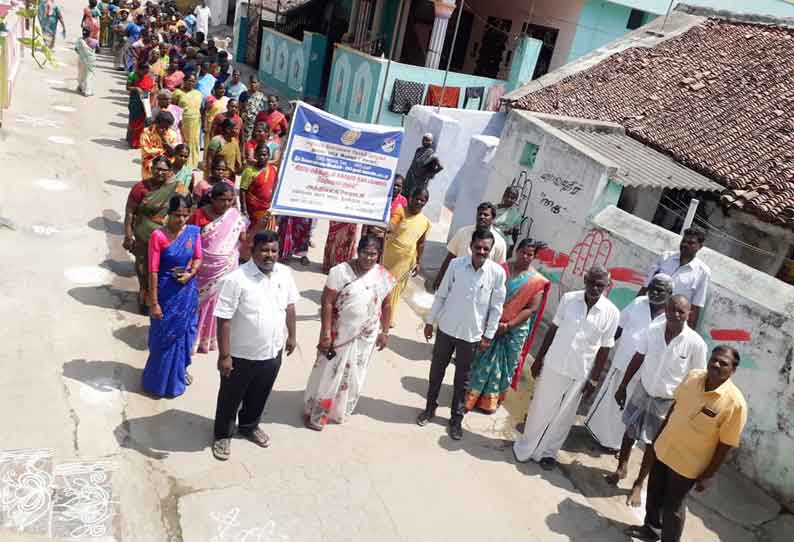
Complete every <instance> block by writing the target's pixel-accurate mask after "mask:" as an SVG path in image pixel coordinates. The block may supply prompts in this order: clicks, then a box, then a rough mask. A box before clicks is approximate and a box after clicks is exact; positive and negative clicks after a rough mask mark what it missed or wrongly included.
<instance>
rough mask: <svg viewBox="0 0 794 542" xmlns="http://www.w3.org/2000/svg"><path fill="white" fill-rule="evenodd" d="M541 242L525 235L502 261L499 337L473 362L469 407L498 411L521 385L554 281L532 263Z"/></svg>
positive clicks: (468, 396)
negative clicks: (510, 390) (504, 286)
mask: <svg viewBox="0 0 794 542" xmlns="http://www.w3.org/2000/svg"><path fill="white" fill-rule="evenodd" d="M542 246H543V245H542V244H540V243H536V242H533V241H532V240H531V239H524V240H522V241H521V242H520V243H519V244H518V247H517V248H516V252H515V255H514V257H513V259H512V260H508V261H507V262H505V263H503V264H502V266H503V267H504V269H505V271H506V272H507V299H506V300H505V304H504V308H503V309H502V318H501V320H500V321H499V327H498V328H497V330H496V337H494V340H493V342H492V343H491V346H490V347H489V348H488V349H487V350H486V351H485V352H481V353H479V354H477V358H476V359H475V360H474V363H473V364H472V366H471V375H470V381H471V384H470V388H469V390H468V391H467V392H466V409H467V410H474V409H475V408H476V409H479V410H481V411H483V412H487V413H488V414H491V413H493V412H496V410H497V409H498V408H499V405H501V404H502V402H503V401H504V399H505V396H506V395H507V390H508V388H510V386H511V384H512V387H513V389H517V387H518V382H519V380H520V378H521V371H522V369H523V366H524V359H525V358H526V355H527V353H528V352H529V347H530V346H531V345H532V341H533V339H534V337H535V331H536V330H537V327H538V324H539V323H540V321H541V319H542V317H543V309H544V308H545V305H546V297H547V296H548V292H549V288H550V287H551V282H549V280H548V279H546V278H545V277H544V276H543V275H541V274H540V273H538V272H537V271H535V270H534V269H533V268H532V266H531V263H532V260H533V259H534V257H535V252H536V251H537V250H538V249H539V248H541V247H542Z"/></svg>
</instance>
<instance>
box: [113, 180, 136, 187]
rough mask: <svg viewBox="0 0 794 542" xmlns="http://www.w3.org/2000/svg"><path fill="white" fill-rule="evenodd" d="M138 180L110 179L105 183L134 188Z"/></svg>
mask: <svg viewBox="0 0 794 542" xmlns="http://www.w3.org/2000/svg"><path fill="white" fill-rule="evenodd" d="M137 182H138V181H117V180H116V179H108V180H107V181H105V184H109V185H110V186H117V187H119V188H132V187H133V186H135V184H136V183H137Z"/></svg>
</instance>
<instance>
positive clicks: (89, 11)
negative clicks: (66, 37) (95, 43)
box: [82, 0, 102, 40]
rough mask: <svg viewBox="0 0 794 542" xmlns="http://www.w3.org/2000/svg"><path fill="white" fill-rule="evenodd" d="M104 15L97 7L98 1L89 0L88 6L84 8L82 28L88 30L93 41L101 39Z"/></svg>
mask: <svg viewBox="0 0 794 542" xmlns="http://www.w3.org/2000/svg"><path fill="white" fill-rule="evenodd" d="M101 17H102V13H101V12H100V11H99V8H98V7H97V0H88V6H87V7H85V8H83V22H82V27H83V28H85V29H86V30H88V33H89V36H88V37H90V38H91V39H95V40H98V39H99V30H100V26H101V25H100V18H101Z"/></svg>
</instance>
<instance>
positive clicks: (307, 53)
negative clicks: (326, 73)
mask: <svg viewBox="0 0 794 542" xmlns="http://www.w3.org/2000/svg"><path fill="white" fill-rule="evenodd" d="M261 47H262V51H261V54H260V58H259V78H260V79H261V80H262V81H263V82H264V84H265V85H266V86H268V87H270V88H272V89H273V90H274V91H276V92H277V93H278V94H279V95H281V96H283V97H285V98H287V99H294V98H302V97H304V96H309V97H313V98H316V97H319V92H320V83H321V78H322V71H323V62H324V60H325V47H326V39H325V36H320V35H318V34H314V33H312V32H304V36H303V41H298V40H296V39H294V38H291V37H290V36H286V35H284V34H280V33H279V32H276V31H275V30H272V29H270V28H265V29H264V30H263V32H262V46H261Z"/></svg>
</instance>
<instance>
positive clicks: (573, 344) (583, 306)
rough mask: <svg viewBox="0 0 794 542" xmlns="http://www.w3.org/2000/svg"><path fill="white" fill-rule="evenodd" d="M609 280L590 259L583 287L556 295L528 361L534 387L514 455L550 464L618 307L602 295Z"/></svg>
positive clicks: (601, 358) (596, 369)
mask: <svg viewBox="0 0 794 542" xmlns="http://www.w3.org/2000/svg"><path fill="white" fill-rule="evenodd" d="M609 281H610V277H609V271H607V270H606V268H605V267H603V266H600V265H595V266H593V267H591V268H590V269H589V270H588V271H587V274H585V277H584V290H583V291H582V290H580V291H577V292H569V293H567V294H565V295H564V296H562V300H561V301H560V305H559V306H558V307H557V314H555V315H554V320H553V323H552V325H551V326H550V327H549V330H548V331H547V332H546V336H545V337H544V339H543V344H542V345H541V347H540V352H539V353H538V357H537V358H536V359H535V363H533V364H532V376H533V377H534V378H535V379H536V380H535V390H534V395H533V397H532V403H531V404H530V405H529V412H528V413H527V421H526V424H525V426H524V433H523V434H522V435H521V436H520V437H519V439H518V440H517V441H516V442H515V443H514V444H513V455H514V456H515V458H516V461H518V462H520V463H524V462H527V461H529V460H533V461H539V462H540V466H541V467H543V468H544V469H545V470H551V469H553V468H554V465H556V463H557V459H556V457H557V452H558V451H559V450H560V448H561V447H562V445H563V443H564V442H565V439H566V438H567V437H568V433H569V432H570V431H571V427H572V426H573V424H574V422H575V421H576V409H577V408H578V407H579V403H580V402H581V400H582V395H583V394H584V395H587V396H589V395H590V394H591V393H593V391H595V389H596V388H597V387H598V381H597V377H598V376H599V375H600V374H601V372H602V370H603V368H604V364H605V363H606V360H607V356H608V355H609V350H610V348H612V346H614V344H615V332H616V331H617V329H618V322H619V320H620V311H619V310H618V308H617V307H616V306H615V305H614V304H613V303H612V302H611V301H610V300H609V299H607V298H606V297H604V296H603V295H602V294H603V293H604V291H605V290H606V288H607V286H609Z"/></svg>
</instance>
